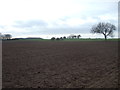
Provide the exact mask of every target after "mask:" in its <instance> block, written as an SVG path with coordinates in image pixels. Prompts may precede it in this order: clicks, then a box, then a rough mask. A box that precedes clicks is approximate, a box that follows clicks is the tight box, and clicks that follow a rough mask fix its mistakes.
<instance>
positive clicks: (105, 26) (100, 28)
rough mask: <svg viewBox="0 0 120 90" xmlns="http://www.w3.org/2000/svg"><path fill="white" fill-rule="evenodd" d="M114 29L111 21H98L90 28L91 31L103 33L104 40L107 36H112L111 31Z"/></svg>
mask: <svg viewBox="0 0 120 90" xmlns="http://www.w3.org/2000/svg"><path fill="white" fill-rule="evenodd" d="M115 30H116V27H115V25H113V24H111V23H103V22H100V23H98V24H97V25H94V26H93V27H92V29H91V33H99V34H103V35H104V37H105V40H106V39H107V36H111V37H113V32H114V31H115Z"/></svg>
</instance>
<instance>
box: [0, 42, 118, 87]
mask: <svg viewBox="0 0 120 90" xmlns="http://www.w3.org/2000/svg"><path fill="white" fill-rule="evenodd" d="M2 49H3V52H2V58H3V59H2V74H3V76H2V84H3V85H2V87H3V88H117V87H118V77H117V76H118V42H117V41H84V42H82V41H75V42H74V41H69V42H68V41H32V40H31V41H30V40H28V41H27V40H21V41H17V40H15V41H14V40H13V41H3V48H2Z"/></svg>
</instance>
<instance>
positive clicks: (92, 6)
mask: <svg viewBox="0 0 120 90" xmlns="http://www.w3.org/2000/svg"><path fill="white" fill-rule="evenodd" d="M118 1H119V0H0V33H2V34H8V33H9V34H11V35H12V37H13V38H16V37H41V38H51V37H61V36H69V35H70V34H75V35H79V34H80V35H81V36H82V37H83V38H103V35H100V34H92V33H90V29H91V28H92V26H93V25H95V24H97V23H99V22H109V23H112V24H114V25H115V26H116V27H118ZM114 35H115V37H118V30H117V31H116V32H115V33H114Z"/></svg>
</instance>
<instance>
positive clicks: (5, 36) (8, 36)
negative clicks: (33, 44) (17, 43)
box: [0, 33, 12, 40]
mask: <svg viewBox="0 0 120 90" xmlns="http://www.w3.org/2000/svg"><path fill="white" fill-rule="evenodd" d="M11 38H12V35H11V34H1V33H0V39H3V40H9V39H11Z"/></svg>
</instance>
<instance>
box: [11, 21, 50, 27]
mask: <svg viewBox="0 0 120 90" xmlns="http://www.w3.org/2000/svg"><path fill="white" fill-rule="evenodd" d="M47 25H48V24H47V23H46V22H45V21H42V20H28V21H16V22H15V25H13V27H17V28H32V27H33V26H38V27H39V26H47Z"/></svg>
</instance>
